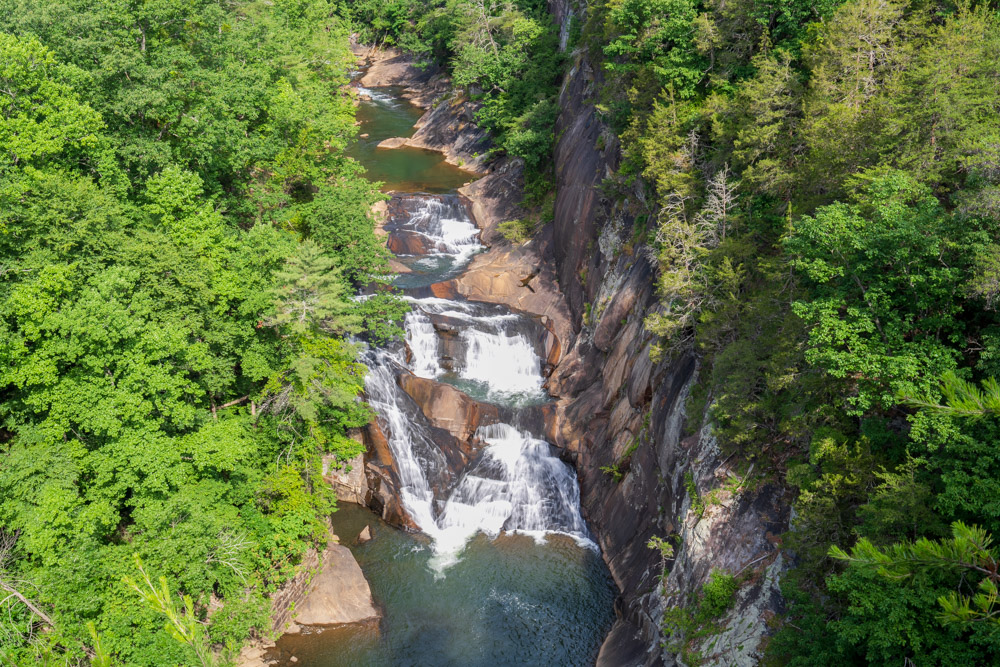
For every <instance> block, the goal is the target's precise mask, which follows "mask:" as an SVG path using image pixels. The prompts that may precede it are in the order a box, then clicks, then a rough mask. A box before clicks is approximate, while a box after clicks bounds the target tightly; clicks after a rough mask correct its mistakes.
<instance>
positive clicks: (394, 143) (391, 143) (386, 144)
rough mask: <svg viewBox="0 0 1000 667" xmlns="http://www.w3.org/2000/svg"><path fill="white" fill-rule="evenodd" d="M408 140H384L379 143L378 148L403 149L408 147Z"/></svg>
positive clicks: (396, 138) (400, 138)
mask: <svg viewBox="0 0 1000 667" xmlns="http://www.w3.org/2000/svg"><path fill="white" fill-rule="evenodd" d="M407 141H408V139H407V138H406V137H392V138H391V139H383V140H382V141H380V142H378V146H377V148H402V147H403V146H405V145H406V142H407Z"/></svg>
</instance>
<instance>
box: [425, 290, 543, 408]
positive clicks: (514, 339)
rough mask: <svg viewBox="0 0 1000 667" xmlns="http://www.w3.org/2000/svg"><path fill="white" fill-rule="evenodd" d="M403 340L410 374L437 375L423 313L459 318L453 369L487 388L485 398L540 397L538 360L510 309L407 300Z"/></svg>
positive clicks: (432, 335) (433, 335)
mask: <svg viewBox="0 0 1000 667" xmlns="http://www.w3.org/2000/svg"><path fill="white" fill-rule="evenodd" d="M409 301H410V304H411V305H412V307H413V310H412V311H411V312H410V313H409V315H407V320H406V327H407V331H406V343H407V345H408V346H409V347H410V351H411V354H412V357H411V361H410V365H409V368H410V370H411V371H413V373H414V375H417V376H418V377H423V378H428V379H432V380H433V379H439V378H441V377H443V376H445V375H446V372H445V370H444V369H443V368H442V367H441V364H440V363H439V361H438V357H439V355H440V350H439V339H438V335H437V332H436V331H435V329H434V325H433V324H432V323H431V320H430V318H429V317H428V316H427V314H428V313H430V314H434V315H440V316H443V317H448V318H451V319H453V320H459V321H461V322H462V323H463V325H464V328H463V329H462V330H461V332H460V333H459V337H460V338H461V340H462V343H463V344H462V346H461V347H462V348H463V351H464V356H463V357H461V358H459V359H456V360H455V363H454V373H455V374H456V375H457V376H458V377H459V378H460V379H463V380H468V381H471V382H477V383H480V384H482V385H483V386H484V387H486V388H487V397H489V398H492V399H494V400H498V401H500V402H511V401H512V400H513V401H515V402H516V400H517V398H518V397H522V398H529V399H538V398H543V397H544V394H545V392H544V389H543V388H542V385H543V384H544V382H545V379H544V378H543V377H542V360H541V358H540V357H539V356H538V353H537V352H536V351H535V347H534V346H533V345H532V343H531V340H529V338H528V337H527V336H526V335H525V334H524V333H521V332H519V331H517V328H518V325H522V328H523V323H524V317H523V316H521V315H516V314H514V313H500V314H498V313H495V312H483V310H484V308H485V307H484V306H482V305H480V304H472V303H467V302H459V301H449V300H447V299H438V298H433V297H431V298H426V299H412V298H411V299H409Z"/></svg>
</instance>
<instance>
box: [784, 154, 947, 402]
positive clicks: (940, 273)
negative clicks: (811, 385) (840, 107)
mask: <svg viewBox="0 0 1000 667" xmlns="http://www.w3.org/2000/svg"><path fill="white" fill-rule="evenodd" d="M866 180H867V179H866ZM855 201H856V202H857V203H855V204H854V205H845V204H840V203H838V204H833V205H830V206H826V207H823V208H820V209H819V210H817V212H816V216H815V217H810V216H803V217H802V218H801V219H800V220H799V222H798V223H797V224H796V225H795V228H794V229H793V230H792V231H791V233H790V234H789V235H788V238H787V239H786V241H785V245H786V247H787V248H788V250H789V252H791V253H792V255H793V261H792V264H793V266H795V267H796V268H797V269H799V270H800V271H802V272H803V273H804V274H805V276H806V277H807V278H808V280H809V286H810V289H809V291H808V296H809V298H808V300H801V301H797V302H795V303H794V304H793V310H794V312H795V314H796V315H798V316H799V317H800V318H802V319H803V320H804V321H805V322H806V323H807V325H809V326H810V332H809V340H810V349H809V350H808V351H807V352H806V360H807V361H808V362H809V363H811V364H814V365H815V366H818V367H820V368H823V369H825V370H826V372H827V373H829V374H830V375H832V376H833V377H835V378H838V379H841V380H847V381H848V382H849V384H850V387H849V388H847V389H846V391H847V392H849V394H850V398H849V399H848V401H849V403H850V405H851V408H850V412H851V413H853V414H863V413H864V412H865V411H866V410H868V409H870V408H872V407H873V406H879V407H883V408H887V407H889V406H891V405H893V404H894V402H895V400H896V395H897V394H899V393H906V392H911V393H912V392H914V391H918V390H919V387H916V386H915V385H914V379H915V378H921V377H933V376H937V375H940V374H941V373H942V372H944V371H945V370H948V369H949V366H951V364H953V363H954V356H953V355H954V353H953V352H951V351H950V350H949V349H948V347H947V345H948V343H950V342H952V341H954V340H957V337H958V336H959V335H960V332H961V328H960V324H959V322H958V320H957V319H956V315H957V314H958V313H959V311H960V305H959V303H958V299H957V298H956V297H957V296H958V293H959V281H960V276H961V273H960V269H959V267H960V266H961V263H962V248H963V246H964V244H962V243H961V240H962V239H961V237H960V236H959V234H960V230H959V229H955V228H954V227H953V226H952V221H951V219H950V217H949V216H948V215H947V214H946V213H944V212H943V211H942V210H941V207H940V205H939V203H938V201H937V199H935V198H934V196H933V195H932V193H931V191H930V189H928V188H927V187H925V186H922V185H920V184H918V183H917V182H916V181H915V180H914V179H912V178H910V177H909V176H907V175H905V174H900V173H891V174H888V175H878V176H875V177H873V178H872V179H871V180H870V181H867V182H865V183H864V185H863V186H862V189H861V190H860V192H858V194H857V195H855Z"/></svg>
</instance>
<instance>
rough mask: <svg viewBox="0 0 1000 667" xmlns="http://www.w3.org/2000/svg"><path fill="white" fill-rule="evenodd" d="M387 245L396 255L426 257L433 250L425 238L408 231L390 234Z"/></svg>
mask: <svg viewBox="0 0 1000 667" xmlns="http://www.w3.org/2000/svg"><path fill="white" fill-rule="evenodd" d="M387 245H388V247H389V250H391V251H392V252H393V254H396V255H426V254H428V253H430V252H433V250H434V246H433V244H432V243H431V242H430V240H429V239H428V238H427V237H426V236H421V235H420V234H416V233H414V232H408V231H394V232H391V233H390V234H389V240H388V242H387Z"/></svg>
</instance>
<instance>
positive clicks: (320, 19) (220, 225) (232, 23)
mask: <svg viewBox="0 0 1000 667" xmlns="http://www.w3.org/2000/svg"><path fill="white" fill-rule="evenodd" d="M334 9H336V7H333V6H331V5H330V4H329V3H327V2H325V1H324V0H288V1H282V2H215V1H212V0H196V1H194V2H188V1H185V2H180V1H177V0H162V1H159V0H157V1H152V2H138V3H132V2H95V1H93V0H69V1H63V0H44V1H41V2H40V1H38V0H3V2H0V312H2V317H0V420H2V421H0V601H2V602H0V617H2V620H0V663H3V664H15V665H28V664H36V663H41V662H45V661H52V662H53V664H76V661H78V660H83V661H93V663H94V664H112V662H110V660H111V658H110V657H109V656H113V659H114V662H113V664H122V665H126V664H127V665H168V664H169V665H178V664H184V665H189V664H201V663H199V662H198V660H197V657H199V656H200V657H204V656H203V655H201V654H202V653H204V651H205V647H206V646H207V645H208V644H209V643H211V644H213V645H215V646H216V647H224V648H226V649H228V650H230V651H238V650H239V647H240V646H241V645H242V642H243V641H244V639H245V638H246V637H247V636H249V635H250V634H251V633H252V632H255V633H258V634H266V633H268V632H269V631H270V620H269V618H268V609H269V606H268V603H267V600H266V598H265V596H266V595H267V594H268V593H270V592H272V591H274V590H275V589H276V588H277V587H278V586H279V585H280V584H282V583H283V582H284V581H285V580H287V579H288V578H289V577H290V576H291V575H292V574H293V573H294V572H295V567H296V565H297V564H298V563H299V560H300V559H301V557H302V554H303V553H304V552H305V550H306V549H307V548H308V547H309V546H311V545H313V544H322V545H325V544H326V539H327V537H326V523H325V521H326V516H327V515H328V514H329V512H330V511H331V509H332V508H333V504H334V501H335V499H334V498H333V496H332V492H331V490H330V489H329V487H328V486H327V485H326V484H324V483H323V482H322V470H321V466H322V458H323V456H324V455H331V456H332V457H333V460H334V465H336V464H337V463H336V461H337V460H345V459H347V458H350V457H351V456H354V455H355V454H357V453H358V452H359V451H360V449H361V445H360V444H359V443H357V442H355V441H354V440H353V439H351V438H349V437H348V432H349V430H350V429H351V428H353V427H358V426H361V425H363V424H366V423H367V422H368V421H369V418H370V414H369V410H368V408H367V407H366V406H365V405H364V404H363V403H362V402H360V400H359V398H358V394H359V391H360V389H361V387H362V386H363V380H364V367H363V366H362V365H361V364H359V363H358V361H357V349H356V346H355V345H354V344H353V343H351V342H350V340H353V339H354V338H355V337H358V336H360V337H362V338H365V337H367V338H369V339H373V338H374V339H380V338H384V337H387V336H392V335H394V334H395V333H396V331H397V325H396V323H397V322H398V320H399V317H400V315H401V313H402V312H403V304H402V302H401V301H399V300H398V299H396V298H394V297H393V295H392V294H391V293H389V292H387V291H380V292H378V295H377V296H376V297H373V298H371V299H368V300H366V301H363V302H360V303H356V302H354V301H352V300H351V299H350V297H351V295H352V294H353V293H354V291H355V289H356V288H357V287H358V286H360V285H369V284H371V283H379V282H385V280H386V274H387V273H388V272H387V268H386V267H387V264H386V260H387V254H386V251H385V250H384V248H383V246H382V244H381V242H380V241H379V240H378V239H377V237H376V236H375V234H374V228H373V223H372V221H371V219H370V210H371V206H372V204H373V203H374V202H376V201H378V200H380V199H381V198H382V195H380V194H379V192H378V191H377V189H376V188H375V187H374V186H373V184H371V183H370V182H369V181H367V180H366V179H364V177H363V176H362V174H361V170H360V167H359V166H358V165H357V164H356V163H355V162H353V161H352V160H350V159H348V158H346V157H345V156H344V154H343V152H344V148H345V146H346V145H347V144H348V142H350V141H351V140H352V138H353V136H354V134H355V132H356V128H355V126H354V107H353V103H352V100H351V97H350V95H349V93H348V92H347V89H346V87H345V84H346V82H347V81H348V77H349V72H350V70H351V69H352V68H353V67H354V66H355V65H354V58H353V56H352V55H351V54H350V52H349V50H348V29H347V23H346V21H345V20H343V19H342V18H338V15H337V13H336V12H335V11H333V10H334ZM160 577H165V578H166V580H167V581H169V585H170V587H169V590H171V591H181V592H183V594H184V595H185V596H187V598H188V601H187V602H185V601H182V600H181V599H180V597H179V596H176V595H174V596H173V599H171V595H170V594H167V596H166V597H165V598H163V599H159V600H157V599H155V598H156V596H155V595H154V596H153V598H154V599H150V600H148V599H145V598H144V596H147V597H148V596H149V595H152V593H151V591H153V592H154V593H155V592H157V591H159V590H160V589H159V587H158V586H156V587H155V588H152V589H150V588H149V586H148V585H147V584H148V583H149V582H153V583H155V582H157V581H158V580H159V578H160ZM134 587H135V588H136V590H133V588H134ZM140 593H142V594H140ZM185 607H186V609H185ZM210 608H212V609H216V608H217V609H218V611H217V612H216V613H213V614H212V616H211V622H210V623H208V624H207V625H201V624H199V623H198V622H197V621H198V620H201V619H204V617H205V615H206V613H207V611H208V610H209V609H210ZM165 622H166V623H167V629H169V630H171V631H170V632H168V631H167V629H165V627H164V624H165ZM174 622H176V624H175V625H173V626H171V623H174ZM192 623H193V625H192ZM172 635H173V636H172ZM178 639H180V640H182V641H178ZM196 654H197V655H196ZM102 660H107V662H102Z"/></svg>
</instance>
